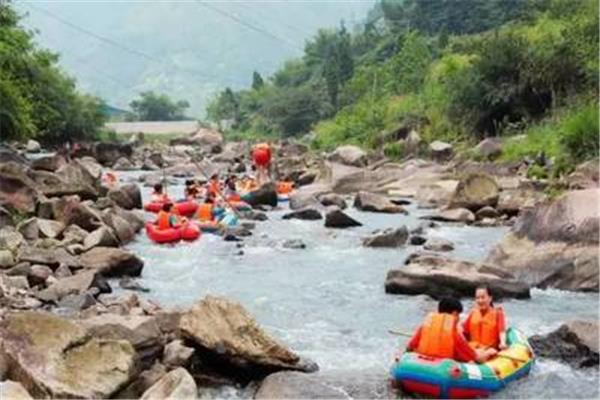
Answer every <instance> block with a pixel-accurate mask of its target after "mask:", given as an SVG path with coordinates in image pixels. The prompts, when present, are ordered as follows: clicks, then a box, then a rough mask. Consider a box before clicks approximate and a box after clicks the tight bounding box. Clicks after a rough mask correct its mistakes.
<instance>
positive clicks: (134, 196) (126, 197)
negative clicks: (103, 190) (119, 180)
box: [108, 183, 142, 210]
mask: <svg viewBox="0 0 600 400" xmlns="http://www.w3.org/2000/svg"><path fill="white" fill-rule="evenodd" d="M108 198H109V199H111V200H112V201H114V202H115V203H116V204H117V205H118V206H119V207H122V208H124V209H126V210H131V209H134V208H140V209H141V208H142V193H141V192H140V187H139V186H138V185H137V184H135V183H127V184H125V185H122V186H119V187H117V188H114V189H111V190H109V191H108Z"/></svg>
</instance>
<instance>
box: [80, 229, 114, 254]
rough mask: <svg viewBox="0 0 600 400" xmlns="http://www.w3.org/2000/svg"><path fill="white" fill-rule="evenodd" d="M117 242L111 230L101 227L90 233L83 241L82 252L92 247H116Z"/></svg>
mask: <svg viewBox="0 0 600 400" xmlns="http://www.w3.org/2000/svg"><path fill="white" fill-rule="evenodd" d="M118 245H119V240H118V239H117V237H116V236H115V235H114V233H113V232H112V230H111V229H110V228H109V227H107V226H101V227H100V228H98V229H96V230H95V231H94V232H92V233H90V234H89V235H87V236H86V238H85V239H84V240H83V250H84V251H88V250H90V249H92V248H94V247H98V246H105V247H117V246H118Z"/></svg>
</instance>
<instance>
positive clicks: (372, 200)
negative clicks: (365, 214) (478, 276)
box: [354, 191, 407, 214]
mask: <svg viewBox="0 0 600 400" xmlns="http://www.w3.org/2000/svg"><path fill="white" fill-rule="evenodd" d="M354 207H356V208H357V209H359V210H362V211H371V212H380V213H390V214H395V213H403V214H407V211H406V210H405V209H404V208H403V207H402V206H398V205H396V204H394V203H392V202H391V201H390V200H389V199H388V198H387V197H385V196H382V195H379V194H375V193H369V192H364V191H360V192H358V194H357V195H356V197H355V198H354Z"/></svg>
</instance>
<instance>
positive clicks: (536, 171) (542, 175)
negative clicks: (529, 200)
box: [527, 165, 548, 179]
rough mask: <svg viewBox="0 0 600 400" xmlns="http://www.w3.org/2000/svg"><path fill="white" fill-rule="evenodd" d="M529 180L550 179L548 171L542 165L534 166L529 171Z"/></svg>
mask: <svg viewBox="0 0 600 400" xmlns="http://www.w3.org/2000/svg"><path fill="white" fill-rule="evenodd" d="M527 178H529V179H548V171H546V169H545V168H544V167H542V166H540V165H532V166H531V167H529V168H528V169H527Z"/></svg>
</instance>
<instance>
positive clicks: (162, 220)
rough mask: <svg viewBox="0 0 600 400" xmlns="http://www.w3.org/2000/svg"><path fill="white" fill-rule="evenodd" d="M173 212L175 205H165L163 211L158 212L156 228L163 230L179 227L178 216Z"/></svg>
mask: <svg viewBox="0 0 600 400" xmlns="http://www.w3.org/2000/svg"><path fill="white" fill-rule="evenodd" d="M172 210H173V203H165V204H163V206H162V210H160V211H159V212H158V215H157V216H156V222H155V224H156V226H158V229H161V230H163V229H169V228H174V227H176V226H178V224H179V221H178V218H177V215H175V213H173V212H172Z"/></svg>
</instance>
